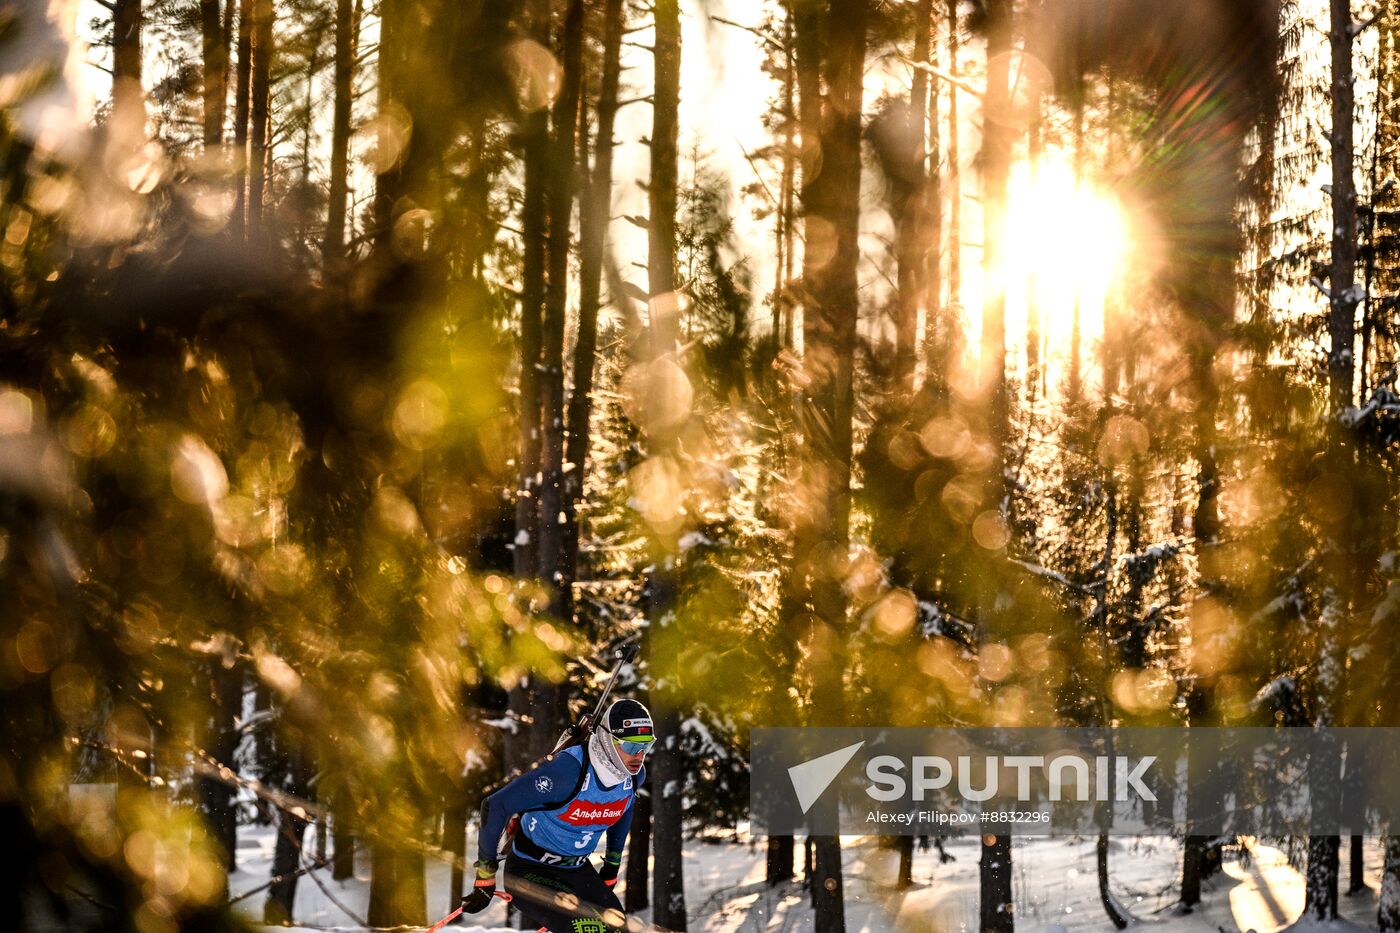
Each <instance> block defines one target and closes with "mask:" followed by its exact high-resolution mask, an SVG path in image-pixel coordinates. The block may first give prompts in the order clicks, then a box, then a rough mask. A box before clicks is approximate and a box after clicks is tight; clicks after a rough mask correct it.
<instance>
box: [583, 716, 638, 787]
mask: <svg viewBox="0 0 1400 933" xmlns="http://www.w3.org/2000/svg"><path fill="white" fill-rule="evenodd" d="M588 760H589V761H591V762H592V763H593V768H594V770H596V771H597V772H598V780H599V781H600V782H602V784H603V786H604V787H614V786H616V785H618V784H620V783H621V782H622V781H623V780H625V779H626V778H628V777H630V776H631V775H630V774H629V773H628V771H627V766H626V765H624V764H623V763H622V758H621V756H619V755H618V753H617V747H616V746H615V745H613V743H612V739H611V737H609V736H608V734H607V733H606V732H604V731H603V730H602V729H594V730H593V735H592V736H590V737H589V739H588Z"/></svg>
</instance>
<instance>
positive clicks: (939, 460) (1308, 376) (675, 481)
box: [0, 0, 1400, 933]
mask: <svg viewBox="0 0 1400 933" xmlns="http://www.w3.org/2000/svg"><path fill="white" fill-rule="evenodd" d="M0 104H2V105H3V107H4V115H3V122H0V229H3V231H4V234H3V242H0V358H2V359H3V369H2V370H0V379H3V385H2V386H0V588H2V589H3V600H2V601H0V605H3V606H4V609H3V612H0V707H3V713H0V730H3V739H4V740H3V743H0V746H2V747H0V827H3V828H2V829H0V838H4V839H5V840H6V841H7V846H6V851H5V852H4V853H0V867H3V868H4V869H5V870H4V871H0V924H3V925H4V926H5V927H6V928H7V929H25V928H26V926H27V925H28V924H32V923H35V922H37V921H36V919H35V918H36V917H41V916H47V917H57V918H58V919H59V920H61V921H63V922H64V923H67V924H69V925H70V926H72V927H73V928H85V929H86V928H91V929H140V930H142V931H147V933H154V931H166V930H175V929H189V930H195V929H199V930H209V929H222V928H231V927H233V926H235V925H236V922H235V921H234V920H233V919H232V918H231V917H230V916H229V915H228V914H227V913H226V911H225V909H224V906H225V903H226V900H227V896H228V895H227V872H228V871H229V869H230V868H231V867H233V864H234V863H233V860H234V858H235V854H236V851H237V845H236V840H237V836H238V833H239V831H240V827H242V826H245V825H246V824H247V823H248V822H249V821H251V820H260V821H264V822H271V823H273V824H274V825H275V826H276V827H277V832H278V850H277V856H276V859H275V860H274V865H273V877H272V878H271V879H269V882H270V883H269V886H268V888H267V893H266V898H267V899H266V904H265V908H264V912H265V916H266V918H267V919H268V920H269V921H271V922H277V921H283V920H287V919H290V918H291V913H292V905H293V904H294V902H295V901H294V896H295V886H296V884H297V882H298V878H299V877H301V876H302V875H303V874H304V873H305V870H306V869H305V866H306V865H307V864H308V862H312V861H314V860H317V859H329V860H332V861H334V862H335V864H336V869H335V870H336V871H348V870H349V869H348V868H347V866H348V865H350V864H351V862H350V860H351V859H352V858H353V852H354V849H355V847H357V846H358V847H361V848H362V849H366V850H368V852H369V853H370V858H371V862H372V870H373V882H372V888H371V897H370V905H369V916H368V918H367V920H368V922H369V923H370V924H371V925H375V926H392V925H396V924H422V923H424V922H425V921H426V920H428V919H431V917H430V916H429V915H434V916H435V915H437V914H438V913H439V909H440V908H441V910H442V911H443V912H445V910H446V909H448V908H450V907H451V906H454V905H455V899H454V900H453V902H452V903H450V904H440V905H437V904H435V905H429V904H427V902H426V896H425V892H424V882H423V859H424V857H425V854H426V855H427V856H428V857H445V858H447V859H449V860H451V861H452V862H453V865H454V880H453V886H454V890H456V889H460V885H461V876H462V872H463V870H464V864H465V862H466V861H468V860H470V858H471V855H470V854H465V853H464V851H463V850H464V846H465V826H466V824H467V822H468V820H469V814H470V812H471V810H472V808H473V807H474V805H475V801H476V800H477V799H478V798H479V795H480V794H481V792H482V791H483V789H484V788H486V787H487V786H489V785H491V784H492V783H493V782H495V781H497V780H498V779H499V778H500V777H501V776H502V775H503V774H504V773H505V772H506V771H508V770H509V769H510V768H511V767H515V766H520V765H522V764H524V763H526V762H528V761H530V760H532V759H533V758H534V757H537V756H539V755H541V754H543V753H544V752H547V751H548V750H549V749H550V748H551V747H552V745H553V743H554V740H555V738H556V737H557V736H558V734H559V732H560V730H561V729H562V727H563V726H564V725H565V724H566V723H567V722H568V721H569V720H570V719H571V718H574V717H576V716H577V715H578V714H579V712H580V711H581V710H583V709H584V708H585V707H587V705H588V704H589V702H590V700H591V698H592V697H594V696H596V690H597V688H598V686H599V684H600V682H601V680H602V679H603V676H604V675H605V672H606V670H607V668H608V665H609V663H610V661H609V659H610V656H611V655H610V651H611V649H612V648H614V647H616V646H617V645H619V644H623V643H630V642H637V641H640V643H641V644H642V647H643V652H642V658H643V660H642V663H641V664H639V665H638V666H635V667H629V668H628V669H627V671H626V676H625V678H624V680H623V682H622V684H621V689H622V690H623V692H626V693H628V694H631V695H636V696H638V697H640V698H643V699H645V701H646V702H648V703H649V704H650V706H651V708H652V710H653V713H654V715H655V716H656V721H657V726H658V732H659V733H660V734H661V735H663V736H664V737H665V740H664V742H663V744H662V747H661V748H660V749H659V750H658V752H657V754H656V755H655V756H654V757H653V759H652V761H651V763H650V766H649V767H650V770H651V787H652V790H651V792H650V793H649V794H648V795H646V796H645V797H643V798H642V800H641V806H642V811H643V812H642V814H641V818H640V819H638V820H637V821H636V829H635V831H634V834H633V838H632V841H631V846H632V857H631V858H630V859H629V862H628V865H629V867H628V882H627V893H628V901H629V903H628V905H627V906H628V908H629V910H639V909H641V908H643V907H645V906H648V903H647V902H648V901H650V904H649V906H650V908H651V911H652V913H651V919H652V922H653V923H655V924H656V925H657V926H659V927H661V928H664V929H670V930H682V929H684V928H685V923H686V913H685V892H684V885H683V881H682V874H681V844H682V840H683V838H684V837H685V836H686V835H687V834H694V833H698V832H704V831H709V830H714V829H717V828H727V829H730V830H732V829H734V828H735V827H736V826H738V825H739V823H740V822H741V821H742V820H743V819H744V817H745V810H746V805H747V785H746V764H745V760H746V745H747V734H748V730H749V729H750V728H752V727H753V726H755V725H780V724H811V725H844V724H882V725H943V726H946V725H991V726H1019V725H1050V724H1083V725H1102V724H1109V723H1115V724H1124V725H1151V724H1182V723H1187V724H1191V725H1197V726H1202V725H1204V726H1209V725H1238V724H1248V725H1268V724H1278V725H1291V726H1297V725H1347V726H1364V725H1393V724H1395V717H1396V712H1397V711H1396V702H1395V697H1396V695H1397V694H1396V691H1395V690H1394V689H1393V687H1392V686H1390V685H1393V684H1394V683H1395V682H1396V671H1395V666H1396V663H1397V661H1396V655H1395V651H1394V648H1393V644H1394V638H1393V636H1394V629H1395V626H1396V623H1397V619H1398V618H1400V560H1397V556H1396V553H1397V552H1396V546H1397V527H1396V495H1395V492H1396V490H1395V481H1396V466H1397V463H1396V453H1397V445H1396V441H1397V420H1396V415H1397V413H1400V396H1397V393H1396V386H1395V379H1396V370H1395V363H1396V359H1395V355H1396V347H1397V342H1396V341H1397V320H1396V309H1397V296H1400V253H1397V242H1400V241H1397V233H1400V190H1397V186H1396V178H1395V166H1396V156H1397V140H1400V5H1397V3H1396V0H1355V2H1351V3H1349V2H1347V0H1330V3H1329V2H1323V0H1282V2H1277V3H1275V2H1271V0H1258V2H1248V0H1234V2H1227V0H1175V2H1163V3H1158V4H1153V5H1152V7H1151V9H1150V12H1149V11H1148V10H1146V9H1144V8H1142V7H1141V6H1140V5H1139V4H1135V3H1133V2H1131V0H1024V2H1022V0H1016V2H1013V0H937V2H934V0H904V2H896V0H829V2H818V0H781V2H780V0H764V2H754V3H746V4H736V3H728V4H723V3H720V2H719V0H709V2H703V0H695V2H690V3H686V4H684V5H682V4H680V3H679V2H678V0H652V2H650V3H642V2H634V0H626V2H624V0H590V2H584V0H525V2H506V0H470V2H461V0H333V2H332V0H224V2H220V0H91V2H84V3H81V4H77V3H73V2H66V0H52V2H49V3H47V4H39V3H23V2H21V3H8V4H3V5H0ZM94 785H103V786H106V787H109V788H112V789H113V790H112V792H111V793H110V794H98V793H77V792H76V789H79V788H91V787H93V786H94ZM313 820H314V821H321V822H322V825H323V826H324V825H327V824H328V825H329V826H330V827H331V828H332V829H333V831H334V834H335V842H334V847H333V850H332V851H331V852H329V853H327V852H325V851H321V852H315V853H308V852H304V851H302V843H303V840H304V839H305V831H306V826H307V825H308V822H310V821H313ZM325 836H326V834H325V833H320V834H319V838H320V839H321V840H324V839H325ZM1346 842H1347V844H1348V845H1347V846H1343V840H1339V839H1338V838H1336V837H1320V838H1313V839H1297V840H1291V841H1290V849H1291V851H1292V852H1293V853H1294V855H1295V857H1296V858H1297V860H1298V861H1299V863H1300V864H1304V863H1305V864H1306V866H1307V879H1308V908H1307V910H1308V912H1309V915H1310V916H1311V917H1313V918H1316V919H1318V920H1328V919H1330V918H1333V917H1335V915H1336V910H1337V897H1338V886H1339V879H1340V878H1341V877H1342V870H1341V866H1340V862H1341V855H1342V853H1343V852H1344V851H1346V850H1347V849H1348V848H1349V850H1350V852H1351V853H1352V857H1353V858H1358V857H1359V853H1360V851H1361V840H1360V839H1359V837H1358V838H1355V839H1351V840H1347V841H1346ZM1226 843H1228V840H1222V839H1207V838H1202V837H1194V836H1192V837H1187V838H1186V839H1184V840H1183V841H1182V846H1183V857H1182V874H1181V878H1180V879H1179V887H1180V899H1181V901H1182V904H1183V905H1184V906H1187V907H1189V906H1190V905H1191V904H1193V903H1194V902H1195V901H1196V900H1198V899H1199V897H1200V881H1201V878H1202V877H1203V876H1204V875H1208V874H1209V873H1210V872H1211V871H1212V870H1213V869H1214V867H1216V866H1217V864H1218V860H1219V853H1220V849H1221V846H1222V845H1225V844H1226ZM890 844H891V845H893V846H896V847H898V848H899V849H900V851H901V856H902V864H903V865H905V866H907V865H908V863H909V855H910V845H911V844H912V843H911V841H910V840H904V841H896V840H891V842H890ZM765 845H766V846H767V851H768V880H769V883H771V884H774V885H780V884H785V883H787V882H788V881H789V880H790V879H792V878H793V877H794V875H795V874H797V873H798V868H799V866H798V865H796V864H795V862H796V859H795V851H796V850H795V845H796V843H795V841H794V840H793V839H791V838H773V839H768V840H766V842H765ZM982 846H983V853H982V860H981V866H980V872H981V891H982V893H981V905H982V912H981V926H982V929H984V930H988V931H990V930H1010V929H1011V928H1012V927H1013V925H1014V916H1015V911H1014V903H1013V896H1012V895H1013V892H1012V885H1011V871H1010V867H1011V864H1012V858H1013V855H1014V851H1013V846H1012V842H1011V840H1010V838H1009V837H1002V836H987V837H985V838H984V839H983V840H982ZM840 848H841V840H840V839H837V838H831V837H824V838H815V839H811V840H807V846H806V848H805V850H804V851H805V853H806V862H807V864H806V865H805V870H804V871H803V872H802V873H803V874H804V875H805V876H806V878H807V879H808V881H809V884H810V887H811V890H812V904H813V910H814V922H815V924H816V928H817V929H818V930H821V931H823V933H825V931H828V930H839V929H842V928H843V926H844V915H843V912H842V891H843V886H842V878H841V855H840ZM1384 848H1385V869H1384V878H1385V883H1384V888H1383V894H1382V898H1381V907H1380V916H1379V917H1378V924H1379V927H1380V928H1381V929H1384V930H1394V929H1397V928H1400V837H1388V838H1386V840H1385V843H1384ZM1098 858H1099V870H1100V879H1101V883H1102V884H1103V885H1104V890H1105V896H1104V907H1105V910H1106V912H1107V914H1108V916H1109V919H1110V920H1111V921H1112V922H1113V923H1114V924H1115V925H1122V924H1125V923H1126V922H1127V920H1126V918H1125V917H1124V916H1122V914H1121V911H1120V910H1118V909H1117V908H1116V907H1115V905H1114V904H1113V902H1112V898H1111V897H1110V896H1109V895H1108V893H1107V878H1108V875H1109V864H1108V859H1109V856H1108V846H1107V844H1106V841H1104V840H1101V844H1100V846H1099V852H1098ZM1353 864H1354V863H1353ZM648 873H649V875H650V877H648ZM1356 877H1357V873H1356V872H1355V871H1353V873H1352V879H1353V881H1355V879H1356ZM901 880H902V881H907V880H908V875H907V867H906V868H905V869H904V870H903V871H902V872H901Z"/></svg>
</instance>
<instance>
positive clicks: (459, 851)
mask: <svg viewBox="0 0 1400 933" xmlns="http://www.w3.org/2000/svg"><path fill="white" fill-rule="evenodd" d="M470 810H471V803H470V802H469V801H468V799H467V794H466V791H465V789H464V788H462V787H459V786H456V785H455V784H454V785H453V786H452V787H451V788H450V789H449V790H448V792H447V805H446V806H445V807H444V808H443V814H442V848H443V851H445V852H447V853H448V854H449V855H451V856H452V871H451V876H450V877H449V879H448V886H447V899H446V900H445V901H444V902H443V903H442V905H441V906H442V912H443V913H447V912H449V911H451V910H452V909H453V908H455V907H456V906H457V904H458V902H459V901H461V899H462V891H463V888H464V886H465V884H466V867H467V817H468V814H469V812H470ZM473 880H475V879H473ZM434 912H436V911H434Z"/></svg>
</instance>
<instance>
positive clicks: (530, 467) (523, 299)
mask: <svg viewBox="0 0 1400 933" xmlns="http://www.w3.org/2000/svg"><path fill="white" fill-rule="evenodd" d="M527 13H528V18H527V20H526V31H527V34H529V35H530V36H531V37H532V38H534V40H535V41H536V42H539V43H540V44H541V45H542V46H546V47H548V45H549V4H548V2H545V0H532V2H531V4H530V6H529V7H528V9H527ZM521 148H522V158H523V159H524V162H525V190H524V195H523V197H524V201H523V204H522V206H521V214H520V220H521V228H522V237H521V239H522V244H521V246H522V267H521V286H520V446H519V451H518V453H517V457H516V461H517V462H516V471H517V472H516V475H517V477H518V481H517V482H518V485H517V489H516V498H515V543H514V545H513V547H514V551H513V554H514V565H515V577H516V579H518V580H522V581H524V580H529V579H531V578H533V577H534V575H535V573H536V572H537V571H538V569H539V533H540V527H539V526H540V521H541V516H540V511H539V499H538V494H539V491H538V489H537V483H536V479H535V477H536V474H537V473H538V471H539V468H540V445H541V443H542V438H541V434H540V429H541V425H540V380H539V372H538V367H539V362H540V341H541V326H542V325H541V321H542V318H543V315H544V295H545V243H546V237H547V229H546V223H547V220H548V206H549V205H548V200H547V198H546V186H547V176H548V171H549V111H548V109H546V107H545V106H544V105H543V103H542V102H541V103H540V105H539V107H538V109H536V110H534V111H533V112H531V113H528V114H526V115H525V117H524V125H523V127H522V131H521ZM533 690H534V688H533V685H522V686H517V687H515V688H513V689H512V690H511V696H510V708H511V709H512V710H515V711H517V712H518V711H521V710H522V709H524V708H525V707H530V708H533V703H532V699H533ZM532 735H533V730H530V729H529V728H528V727H527V728H526V729H525V730H524V732H523V734H515V733H507V738H506V761H507V762H508V763H509V764H510V765H518V764H523V763H524V760H525V759H527V758H529V757H530V754H531V752H532V751H533V748H532V744H531V743H532V741H533V739H532Z"/></svg>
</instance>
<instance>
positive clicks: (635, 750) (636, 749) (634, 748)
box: [603, 729, 652, 755]
mask: <svg viewBox="0 0 1400 933" xmlns="http://www.w3.org/2000/svg"><path fill="white" fill-rule="evenodd" d="M603 731H604V732H607V730H606V729H604V730H603ZM608 737H609V738H610V739H612V740H613V744H614V745H616V746H617V747H618V749H619V750H620V751H622V752H624V753H625V754H628V755H642V754H645V753H647V752H649V751H651V745H652V740H651V739H642V740H641V741H639V742H634V741H632V740H631V739H619V738H618V737H617V736H615V735H613V734H612V733H611V732H608Z"/></svg>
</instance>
